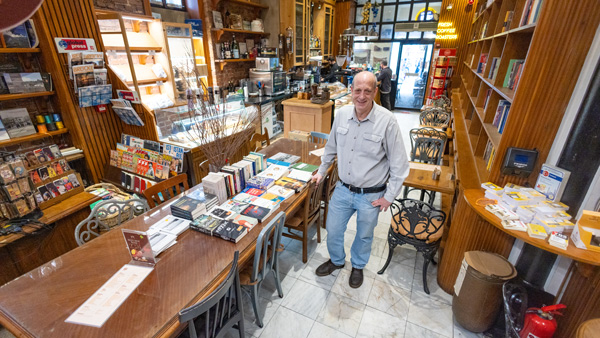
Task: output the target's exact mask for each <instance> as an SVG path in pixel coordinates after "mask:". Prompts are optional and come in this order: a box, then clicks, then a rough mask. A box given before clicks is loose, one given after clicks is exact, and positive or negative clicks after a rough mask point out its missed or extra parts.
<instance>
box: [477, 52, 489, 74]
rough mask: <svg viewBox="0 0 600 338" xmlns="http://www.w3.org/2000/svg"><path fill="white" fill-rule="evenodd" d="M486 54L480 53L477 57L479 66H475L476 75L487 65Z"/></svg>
mask: <svg viewBox="0 0 600 338" xmlns="http://www.w3.org/2000/svg"><path fill="white" fill-rule="evenodd" d="M488 55H489V54H488V53H481V55H480V56H479V64H478V65H477V73H479V74H482V73H483V71H484V70H485V65H486V64H487V59H488Z"/></svg>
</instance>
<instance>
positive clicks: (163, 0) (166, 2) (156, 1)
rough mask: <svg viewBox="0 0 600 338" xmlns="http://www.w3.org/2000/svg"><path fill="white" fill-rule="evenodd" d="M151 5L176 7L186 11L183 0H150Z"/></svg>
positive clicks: (168, 7)
mask: <svg viewBox="0 0 600 338" xmlns="http://www.w3.org/2000/svg"><path fill="white" fill-rule="evenodd" d="M150 5H152V6H153V7H161V8H167V9H176V10H181V11H185V10H186V9H185V2H184V1H183V0H150Z"/></svg>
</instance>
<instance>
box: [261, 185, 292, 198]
mask: <svg viewBox="0 0 600 338" xmlns="http://www.w3.org/2000/svg"><path fill="white" fill-rule="evenodd" d="M267 193H270V194H274V195H278V196H281V197H283V198H284V199H286V198H289V197H292V196H293V195H294V194H295V193H296V192H295V191H294V190H292V189H288V188H285V187H282V186H280V185H273V186H272V187H271V188H269V190H267Z"/></svg>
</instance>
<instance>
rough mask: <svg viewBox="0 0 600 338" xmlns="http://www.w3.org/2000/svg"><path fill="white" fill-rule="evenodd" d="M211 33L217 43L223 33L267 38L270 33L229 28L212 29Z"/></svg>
mask: <svg viewBox="0 0 600 338" xmlns="http://www.w3.org/2000/svg"><path fill="white" fill-rule="evenodd" d="M212 31H213V32H214V33H215V35H216V37H217V41H218V40H221V36H222V35H223V34H224V33H225V32H230V33H237V34H249V35H259V36H269V35H271V33H265V32H254V31H246V30H243V29H231V28H221V29H216V28H213V29H212Z"/></svg>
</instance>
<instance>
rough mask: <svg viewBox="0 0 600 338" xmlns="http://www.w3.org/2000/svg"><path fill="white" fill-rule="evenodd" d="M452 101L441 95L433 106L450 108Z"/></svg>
mask: <svg viewBox="0 0 600 338" xmlns="http://www.w3.org/2000/svg"><path fill="white" fill-rule="evenodd" d="M451 103H452V101H451V100H450V99H449V98H448V97H447V96H446V95H440V96H438V97H437V98H436V99H435V100H433V106H434V107H439V108H444V107H449V106H450V104H451Z"/></svg>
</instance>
